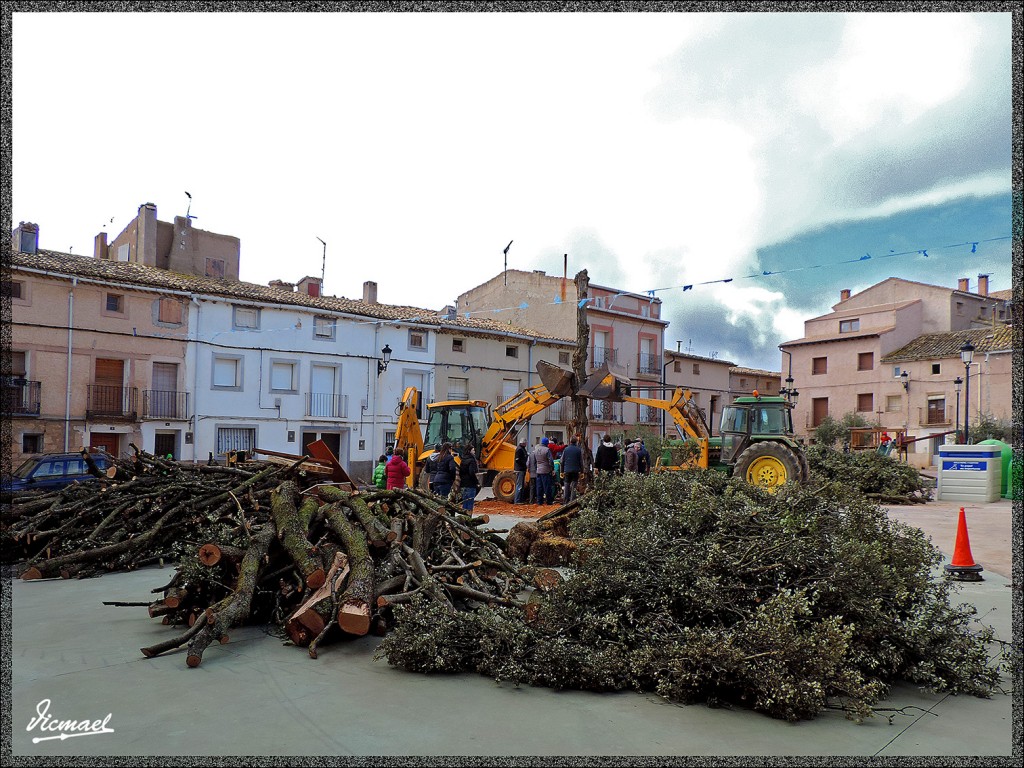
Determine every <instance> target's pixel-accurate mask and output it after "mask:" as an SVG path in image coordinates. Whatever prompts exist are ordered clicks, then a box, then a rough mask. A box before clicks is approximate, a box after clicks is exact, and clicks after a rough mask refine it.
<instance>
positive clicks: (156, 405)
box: [142, 389, 188, 419]
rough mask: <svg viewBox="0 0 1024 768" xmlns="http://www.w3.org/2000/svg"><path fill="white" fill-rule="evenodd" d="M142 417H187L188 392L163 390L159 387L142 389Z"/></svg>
mask: <svg viewBox="0 0 1024 768" xmlns="http://www.w3.org/2000/svg"><path fill="white" fill-rule="evenodd" d="M142 418H144V419H186V418H188V392H174V391H164V390H159V389H144V390H142Z"/></svg>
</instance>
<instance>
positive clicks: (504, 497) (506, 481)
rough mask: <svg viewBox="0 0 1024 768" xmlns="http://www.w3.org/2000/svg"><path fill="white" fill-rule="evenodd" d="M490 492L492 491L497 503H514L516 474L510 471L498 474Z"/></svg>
mask: <svg viewBox="0 0 1024 768" xmlns="http://www.w3.org/2000/svg"><path fill="white" fill-rule="evenodd" d="M491 490H492V491H494V498H496V499H498V501H507V502H512V501H514V500H515V497H516V473H515V472H513V471H512V470H511V469H506V470H504V471H503V472H499V473H498V476H497V477H495V478H494V482H493V483H492V484H491Z"/></svg>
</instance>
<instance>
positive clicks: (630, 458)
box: [624, 442, 640, 472]
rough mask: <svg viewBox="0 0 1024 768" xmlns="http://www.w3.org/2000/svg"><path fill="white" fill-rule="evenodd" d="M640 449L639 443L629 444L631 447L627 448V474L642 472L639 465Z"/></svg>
mask: <svg viewBox="0 0 1024 768" xmlns="http://www.w3.org/2000/svg"><path fill="white" fill-rule="evenodd" d="M639 447H640V443H638V442H631V443H629V445H627V446H626V465H625V467H624V469H625V470H626V472H639V471H640V467H639V463H640V460H639V459H640V457H639V451H638V448H639Z"/></svg>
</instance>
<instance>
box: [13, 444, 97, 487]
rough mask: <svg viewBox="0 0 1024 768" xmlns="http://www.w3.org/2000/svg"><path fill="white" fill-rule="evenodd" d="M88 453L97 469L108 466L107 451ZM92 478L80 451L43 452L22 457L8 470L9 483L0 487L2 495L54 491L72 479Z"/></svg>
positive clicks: (77, 480) (75, 480) (74, 480)
mask: <svg viewBox="0 0 1024 768" xmlns="http://www.w3.org/2000/svg"><path fill="white" fill-rule="evenodd" d="M90 456H91V457H92V460H93V461H95V462H96V466H97V467H99V469H100V471H101V472H102V471H104V470H106V468H107V467H109V466H110V457H109V456H107V454H105V453H92V454H90ZM95 479H96V478H95V477H93V476H92V475H90V474H89V469H88V467H86V465H85V459H83V458H82V454H80V453H44V454H42V455H40V456H33V457H32V458H30V459H26V460H25V462H24V463H23V464H22V465H21V466H20V467H18V468H17V469H16V470H14V472H13V473H12V477H11V482H10V486H9V487H8V484H7V483H6V482H5V483H4V489H3V490H4V494H5V495H6V494H9V493H19V492H22V491H33V490H36V489H44V490H54V489H57V488H63V487H64V486H66V485H70V484H71V483H74V482H79V481H85V480H95Z"/></svg>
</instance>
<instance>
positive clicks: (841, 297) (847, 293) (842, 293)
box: [839, 288, 850, 301]
mask: <svg viewBox="0 0 1024 768" xmlns="http://www.w3.org/2000/svg"><path fill="white" fill-rule="evenodd" d="M848 298H850V289H849V288H843V289H842V290H841V291H840V292H839V300H840V301H846V300H847V299H848Z"/></svg>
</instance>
